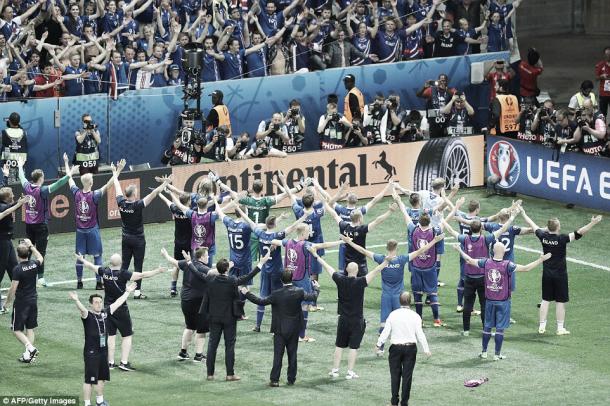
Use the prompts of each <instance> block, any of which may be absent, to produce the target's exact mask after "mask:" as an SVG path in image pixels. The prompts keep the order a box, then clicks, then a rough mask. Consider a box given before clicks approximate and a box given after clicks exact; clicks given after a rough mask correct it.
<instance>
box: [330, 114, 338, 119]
mask: <svg viewBox="0 0 610 406" xmlns="http://www.w3.org/2000/svg"><path fill="white" fill-rule="evenodd" d="M330 118H331V119H332V120H335V121H339V113H333V114H331V115H330Z"/></svg>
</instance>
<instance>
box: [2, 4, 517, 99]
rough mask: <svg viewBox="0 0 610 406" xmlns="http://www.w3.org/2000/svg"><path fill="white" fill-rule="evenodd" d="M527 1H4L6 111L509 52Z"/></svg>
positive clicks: (3, 79) (3, 81)
mask: <svg viewBox="0 0 610 406" xmlns="http://www.w3.org/2000/svg"><path fill="white" fill-rule="evenodd" d="M520 1H521V0H516V1H514V2H513V3H511V4H507V2H506V0H489V1H487V0H379V1H371V0H356V1H353V2H350V1H349V0H336V1H335V0H292V1H291V0H276V1H265V0H231V1H227V0H131V1H129V2H124V1H120V2H117V1H114V0H109V1H105V0H88V1H85V0H80V1H78V2H68V1H66V0H38V1H37V0H0V9H1V16H0V34H1V35H0V79H1V81H0V101H6V100H19V99H23V98H31V97H58V96H77V95H83V94H95V93H105V94H109V95H111V96H114V97H116V96H118V95H119V94H121V93H122V92H123V91H125V90H129V89H141V88H149V87H163V86H177V85H182V84H183V83H184V80H185V72H184V70H183V66H182V63H181V59H182V56H183V53H184V46H185V45H186V44H188V43H190V42H197V43H202V44H203V46H204V49H205V53H204V55H203V56H202V58H203V61H202V65H203V69H202V70H201V79H202V80H203V81H204V82H213V81H217V80H228V79H239V78H243V77H260V76H265V75H279V74H286V73H292V72H299V71H308V70H309V71H311V70H320V69H325V68H333V67H345V66H351V65H363V64H370V63H382V62H395V61H401V60H413V59H420V58H430V57H445V56H456V55H466V54H470V53H478V52H481V48H483V49H484V50H485V49H486V50H487V51H502V50H506V49H509V48H512V47H513V46H514V43H513V30H512V26H511V16H512V15H513V14H514V12H515V9H516V7H518V6H519V3H520Z"/></svg>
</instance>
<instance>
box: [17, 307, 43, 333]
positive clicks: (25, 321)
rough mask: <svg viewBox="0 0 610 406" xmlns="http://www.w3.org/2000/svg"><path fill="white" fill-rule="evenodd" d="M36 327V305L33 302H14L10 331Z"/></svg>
mask: <svg viewBox="0 0 610 406" xmlns="http://www.w3.org/2000/svg"><path fill="white" fill-rule="evenodd" d="M36 327H38V304H37V303H36V302H35V301H34V302H25V303H21V302H15V303H14V304H13V315H12V316H11V330H13V331H23V330H25V329H28V330H30V329H33V328H36Z"/></svg>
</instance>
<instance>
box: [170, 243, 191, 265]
mask: <svg viewBox="0 0 610 406" xmlns="http://www.w3.org/2000/svg"><path fill="white" fill-rule="evenodd" d="M182 251H184V252H189V253H190V252H191V243H190V242H189V243H188V244H186V245H185V244H175V243H174V259H175V260H178V261H181V260H183V259H184V257H183V256H182Z"/></svg>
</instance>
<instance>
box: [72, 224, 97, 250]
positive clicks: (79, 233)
mask: <svg viewBox="0 0 610 406" xmlns="http://www.w3.org/2000/svg"><path fill="white" fill-rule="evenodd" d="M76 253H77V254H82V255H93V256H94V257H96V256H99V255H102V237H101V236H100V229H99V227H98V226H95V227H92V228H77V229H76Z"/></svg>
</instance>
